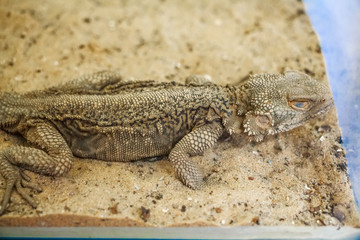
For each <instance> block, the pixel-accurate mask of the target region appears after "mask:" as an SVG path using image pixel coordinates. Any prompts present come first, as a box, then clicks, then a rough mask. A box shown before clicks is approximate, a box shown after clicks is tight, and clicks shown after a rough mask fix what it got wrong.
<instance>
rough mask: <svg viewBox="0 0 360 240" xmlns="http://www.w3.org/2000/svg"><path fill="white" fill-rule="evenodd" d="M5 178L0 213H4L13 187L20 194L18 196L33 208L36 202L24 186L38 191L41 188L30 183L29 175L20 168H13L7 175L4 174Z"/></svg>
mask: <svg viewBox="0 0 360 240" xmlns="http://www.w3.org/2000/svg"><path fill="white" fill-rule="evenodd" d="M6 180H7V181H6V188H5V193H4V197H3V200H2V203H1V209H0V215H2V214H4V212H5V210H6V207H7V205H8V203H9V200H10V196H11V192H12V190H13V188H16V191H17V192H18V193H19V194H20V196H21V197H22V198H24V199H25V200H26V201H27V202H28V203H29V204H30V205H31V206H32V207H33V208H36V207H37V203H36V202H35V201H34V199H32V197H30V195H29V194H28V193H27V191H26V190H25V188H32V189H35V190H37V191H38V192H40V191H41V188H40V187H39V186H38V185H37V184H34V183H30V182H29V180H30V177H29V176H27V175H26V174H25V173H23V172H22V171H20V170H14V171H12V172H11V173H10V174H9V175H8V176H6Z"/></svg>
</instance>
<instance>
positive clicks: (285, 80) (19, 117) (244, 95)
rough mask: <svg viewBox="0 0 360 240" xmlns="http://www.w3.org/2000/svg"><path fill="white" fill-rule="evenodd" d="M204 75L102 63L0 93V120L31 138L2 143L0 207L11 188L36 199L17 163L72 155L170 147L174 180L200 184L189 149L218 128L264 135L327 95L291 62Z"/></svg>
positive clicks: (202, 145)
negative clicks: (266, 69) (158, 76)
mask: <svg viewBox="0 0 360 240" xmlns="http://www.w3.org/2000/svg"><path fill="white" fill-rule="evenodd" d="M206 79H207V78H206V77H204V76H199V75H194V76H192V77H189V78H188V79H187V81H186V83H185V84H180V83H175V82H167V83H157V82H154V81H124V80H122V78H121V77H120V75H118V74H116V73H113V72H100V73H96V74H94V75H89V76H86V77H82V78H80V79H77V80H74V81H71V82H69V83H66V84H64V85H62V86H59V87H54V88H50V89H47V90H43V91H34V92H29V93H25V94H16V93H0V127H1V128H2V129H4V130H6V131H8V132H10V133H20V134H21V135H22V136H23V137H24V138H25V139H26V140H27V142H28V143H29V145H30V146H11V147H8V148H5V149H2V150H1V151H0V173H1V175H2V176H3V177H4V179H5V181H6V189H5V193H4V196H3V200H2V205H1V210H0V214H3V213H4V211H5V209H6V207H7V204H8V202H9V199H10V195H11V192H12V190H13V189H14V188H15V189H16V190H17V192H18V193H19V194H20V195H21V196H22V197H23V198H24V199H26V200H27V201H28V202H29V203H30V205H32V206H33V207H36V203H35V201H34V200H33V199H32V198H31V197H30V196H29V195H28V194H27V192H26V191H25V190H24V188H25V187H30V188H35V189H37V190H40V189H39V187H37V185H35V184H32V183H31V182H30V181H29V180H30V179H29V177H28V176H27V175H26V174H24V172H23V170H24V169H26V170H30V171H34V172H37V173H40V174H45V175H50V176H61V175H64V174H66V173H67V172H68V171H69V169H70V168H71V166H72V163H73V158H74V157H73V156H76V157H82V158H93V159H99V160H104V161H119V162H125V161H134V160H139V159H144V158H150V157H155V156H161V155H168V158H169V161H170V162H171V164H172V165H173V167H174V169H175V172H176V174H177V176H178V177H179V178H180V180H181V181H182V182H183V183H184V184H185V185H186V186H188V187H190V188H192V189H198V188H200V187H201V185H202V181H203V178H202V174H201V171H200V170H199V169H198V167H197V165H196V164H195V163H194V162H192V161H191V160H190V157H191V156H193V155H197V154H200V153H202V152H203V151H204V150H205V149H207V148H210V147H211V146H213V145H214V144H215V143H216V141H217V140H218V138H219V137H220V136H221V135H222V134H223V133H225V132H227V133H229V134H233V133H243V134H244V135H246V136H248V137H249V138H250V139H251V140H255V141H257V142H258V141H262V140H263V138H264V137H265V136H266V135H274V134H277V133H279V132H284V131H287V130H290V129H292V128H294V127H297V126H299V125H301V124H303V123H304V122H305V121H306V120H308V119H311V118H314V117H316V116H318V115H320V114H322V113H325V112H326V111H327V110H328V109H329V108H330V107H331V106H332V104H333V100H332V96H331V92H330V89H328V88H327V87H326V86H324V85H323V84H322V83H320V82H319V81H317V80H314V79H312V78H311V77H309V76H308V75H306V74H304V73H300V72H296V71H288V72H285V73H284V74H257V75H252V76H250V77H249V79H248V80H246V81H244V82H243V83H241V84H238V85H235V86H230V85H228V86H219V85H216V84H213V83H211V82H209V81H207V80H206Z"/></svg>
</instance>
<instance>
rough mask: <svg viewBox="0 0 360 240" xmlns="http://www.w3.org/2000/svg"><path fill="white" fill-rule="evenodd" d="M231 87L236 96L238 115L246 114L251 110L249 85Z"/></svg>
mask: <svg viewBox="0 0 360 240" xmlns="http://www.w3.org/2000/svg"><path fill="white" fill-rule="evenodd" d="M229 89H230V91H231V92H232V94H233V95H234V98H235V105H236V106H235V108H236V115H237V116H239V117H241V116H244V115H245V114H246V112H247V111H249V110H250V94H249V90H248V88H247V86H246V85H240V86H230V87H229Z"/></svg>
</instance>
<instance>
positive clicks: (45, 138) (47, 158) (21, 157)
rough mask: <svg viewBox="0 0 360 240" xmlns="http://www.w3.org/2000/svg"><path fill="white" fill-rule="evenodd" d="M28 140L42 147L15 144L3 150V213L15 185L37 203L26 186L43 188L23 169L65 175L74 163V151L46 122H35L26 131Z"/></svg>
mask: <svg viewBox="0 0 360 240" xmlns="http://www.w3.org/2000/svg"><path fill="white" fill-rule="evenodd" d="M23 135H24V137H25V138H26V140H27V141H28V142H30V143H32V144H34V145H35V146H37V147H39V148H40V149H38V148H35V147H24V146H12V147H8V148H5V149H3V150H1V151H0V174H1V175H2V176H3V177H4V178H5V181H6V189H5V193H4V196H3V200H2V204H1V206H2V208H1V210H0V215H1V214H3V213H4V211H5V209H6V207H7V204H8V202H9V199H10V195H11V192H12V190H13V189H16V191H17V192H18V193H19V194H20V195H21V196H22V197H23V198H24V199H25V200H26V201H27V202H29V203H30V205H31V206H32V207H36V203H35V201H34V200H33V199H32V198H31V197H30V196H29V194H28V193H27V191H26V190H25V189H24V188H33V189H35V190H38V191H40V190H41V189H40V188H39V187H38V186H37V185H35V184H33V183H30V182H29V181H28V180H30V178H29V177H28V176H26V175H25V174H24V173H23V172H22V170H21V169H27V170H30V171H33V172H37V173H40V174H45V175H50V176H61V175H64V174H65V173H67V172H68V171H69V170H70V168H71V165H72V161H73V155H72V152H71V150H70V149H69V147H68V146H67V144H66V142H65V140H64V139H63V137H62V136H61V134H60V133H59V132H58V131H57V130H56V129H55V128H54V127H53V126H52V125H50V124H48V123H46V122H38V123H35V122H34V123H32V124H31V125H30V126H29V128H28V129H27V131H26V132H25V133H24V134H23Z"/></svg>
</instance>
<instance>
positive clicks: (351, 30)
mask: <svg viewBox="0 0 360 240" xmlns="http://www.w3.org/2000/svg"><path fill="white" fill-rule="evenodd" d="M304 2H305V6H306V10H307V13H308V15H309V16H310V20H311V22H312V24H313V27H314V28H315V31H316V32H317V34H318V36H319V38H320V42H321V48H322V52H323V54H324V56H325V61H326V65H327V73H328V76H329V80H330V85H331V88H332V91H333V94H334V100H335V105H336V108H337V111H338V119H339V124H340V127H341V130H342V141H343V144H344V147H345V150H346V157H347V160H348V169H349V176H350V180H351V182H352V188H353V191H354V195H355V200H356V205H357V207H358V210H359V209H360V26H359V23H360V1H359V0H346V1H339V0H304Z"/></svg>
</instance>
